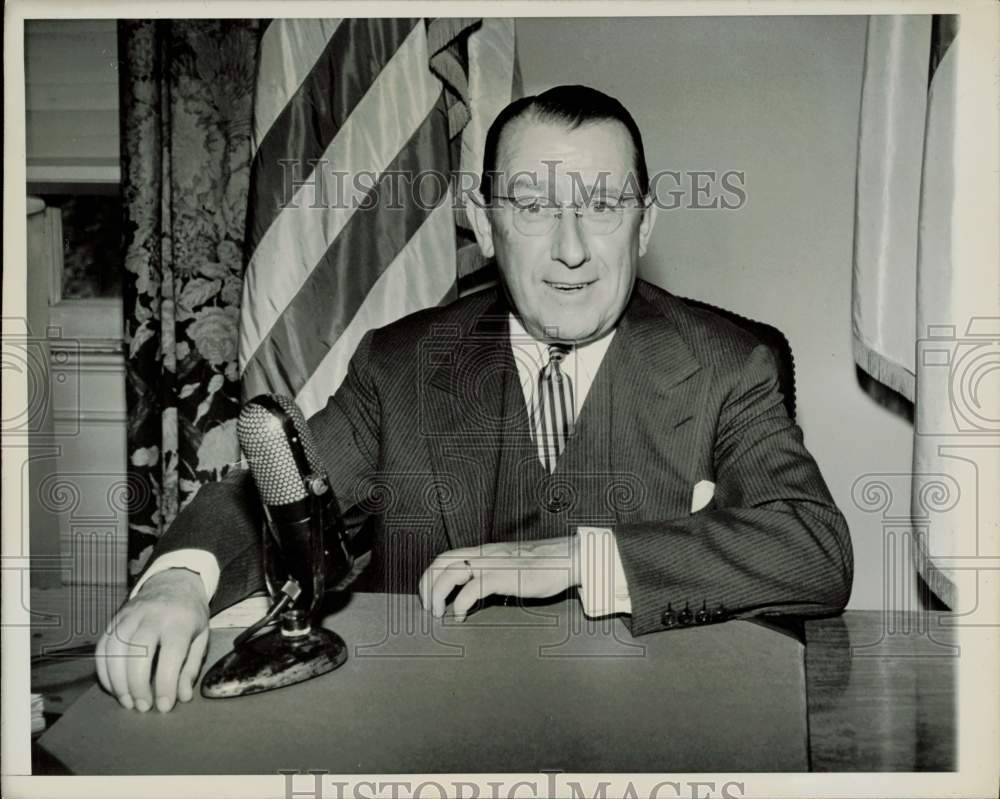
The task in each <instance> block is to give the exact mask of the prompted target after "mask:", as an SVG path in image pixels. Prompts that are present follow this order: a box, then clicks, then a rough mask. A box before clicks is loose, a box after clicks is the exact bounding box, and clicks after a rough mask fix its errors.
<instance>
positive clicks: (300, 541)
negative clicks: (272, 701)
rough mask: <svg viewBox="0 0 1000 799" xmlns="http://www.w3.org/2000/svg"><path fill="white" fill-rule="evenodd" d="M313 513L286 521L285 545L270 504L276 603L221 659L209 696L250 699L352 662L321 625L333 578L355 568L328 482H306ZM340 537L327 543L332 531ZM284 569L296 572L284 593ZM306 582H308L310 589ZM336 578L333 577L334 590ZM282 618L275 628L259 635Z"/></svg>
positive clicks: (268, 573) (269, 568)
mask: <svg viewBox="0 0 1000 799" xmlns="http://www.w3.org/2000/svg"><path fill="white" fill-rule="evenodd" d="M303 482H304V485H305V489H306V504H307V508H308V513H307V514H306V517H305V519H300V520H298V521H295V522H293V523H291V524H286V525H285V526H284V529H286V530H290V531H291V533H290V534H289V533H286V534H285V536H284V540H282V539H281V538H279V536H278V535H277V532H276V530H277V527H276V525H275V523H274V520H273V519H272V509H270V508H268V506H267V505H265V506H264V513H265V522H264V528H265V529H264V535H263V544H264V547H263V550H264V552H263V554H264V576H265V579H266V582H267V590H268V593H269V594H270V595H271V597H272V599H275V600H276V601H275V603H274V604H273V605H272V607H271V609H270V610H269V611H268V613H267V615H266V616H264V618H262V619H261V620H259V621H258V622H256V623H255V624H253V625H252V626H251V627H248V628H247V629H246V630H244V631H243V632H242V633H241V634H240V635H239V636H238V637H237V638H236V640H235V641H234V642H233V651H232V652H230V653H229V654H228V655H226V656H225V657H224V658H222V659H221V660H220V661H218V662H217V663H216V664H215V665H214V666H212V668H211V669H209V670H208V673H207V674H206V675H205V677H204V679H203V680H202V682H201V695H202V696H204V697H206V698H208V699H218V698H223V697H232V696H245V695H247V694H256V693H261V692H263V691H270V690H273V689H274V688H281V687H283V686H286V685H295V684H297V683H300V682H304V681H306V680H309V679H312V678H313V677H318V676H319V675H321V674H326V673H328V672H331V671H333V670H334V669H336V668H338V667H339V666H341V665H343V663H344V661H346V660H347V645H346V644H345V643H344V640H343V639H342V638H341V637H340V636H339V635H337V634H336V633H335V632H332V631H331V630H327V629H325V628H323V627H322V626H321V625H320V623H319V622H320V621H321V620H322V614H321V613H320V612H319V611H320V605H321V600H322V598H323V594H324V592H325V590H326V585H327V578H328V577H336V576H338V575H339V577H343V575H344V574H345V573H347V572H349V571H350V570H351V567H352V566H353V565H354V557H353V555H352V554H351V552H350V551H349V549H348V548H347V544H346V536H345V535H344V525H343V519H342V518H341V515H340V511H339V508H338V507H337V501H336V498H335V497H334V495H333V492H332V491H331V490H330V486H329V484H328V483H327V482H326V479H325V478H324V477H321V476H319V475H315V474H311V475H309V476H307V477H306V478H305V479H304V481H303ZM328 529H329V530H332V531H333V532H334V533H335V535H332V536H330V538H332V539H334V540H331V541H325V540H324V539H325V538H326V535H325V533H326V531H327V530H328ZM303 562H304V563H306V564H308V573H306V574H299V575H298V577H296V576H295V573H294V567H296V566H298V567H299V568H301V564H302V563H303ZM281 572H284V573H286V574H287V573H289V572H291V573H292V576H290V577H288V578H287V579H285V582H284V584H283V585H282V587H281V589H280V590H275V586H276V585H277V584H278V582H279V580H281V579H282V578H281ZM303 583H305V584H304V585H303ZM335 583H336V579H331V580H330V585H334V584H335ZM275 620H277V626H276V627H273V628H272V629H271V630H270V631H268V632H265V633H261V632H260V631H261V630H262V629H263V628H264V627H266V626H269V625H272V624H273V623H274V621H275Z"/></svg>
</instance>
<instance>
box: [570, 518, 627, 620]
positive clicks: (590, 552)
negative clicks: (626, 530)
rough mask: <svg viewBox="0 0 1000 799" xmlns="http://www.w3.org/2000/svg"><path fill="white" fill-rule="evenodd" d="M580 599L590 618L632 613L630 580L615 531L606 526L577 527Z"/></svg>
mask: <svg viewBox="0 0 1000 799" xmlns="http://www.w3.org/2000/svg"><path fill="white" fill-rule="evenodd" d="M576 534H577V536H578V537H579V539H580V588H579V594H580V602H581V604H582V605H583V612H584V613H586V614H587V615H588V616H590V617H591V618H599V617H601V616H609V615H612V614H614V613H631V612H632V600H631V598H630V596H629V592H628V580H627V579H626V578H625V570H624V569H623V568H622V564H621V558H619V557H618V543H617V541H616V540H615V534H614V533H613V532H612V531H611V530H609V529H606V528H603V527H578V528H577V531H576Z"/></svg>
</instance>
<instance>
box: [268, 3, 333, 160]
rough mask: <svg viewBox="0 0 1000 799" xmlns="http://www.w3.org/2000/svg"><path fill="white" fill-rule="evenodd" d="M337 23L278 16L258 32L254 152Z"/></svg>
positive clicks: (328, 40)
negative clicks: (258, 48)
mask: <svg viewBox="0 0 1000 799" xmlns="http://www.w3.org/2000/svg"><path fill="white" fill-rule="evenodd" d="M340 23H341V20H339V19H306V20H303V19H279V20H274V22H273V24H272V25H270V26H269V27H268V28H267V29H266V30H265V31H264V33H263V34H262V36H261V42H260V65H259V66H258V70H257V89H256V91H257V94H256V98H255V100H254V103H255V105H254V139H253V143H252V146H253V152H254V154H256V152H257V149H258V146H259V144H260V142H261V141H263V140H264V137H265V135H266V134H267V132H268V130H269V129H270V128H271V126H272V125H273V124H274V122H275V120H277V118H278V117H279V116H280V115H281V112H282V110H283V109H284V108H285V105H286V104H287V103H288V102H290V101H291V100H292V98H293V97H295V94H296V92H298V91H299V88H300V87H301V86H302V84H303V82H304V81H305V80H306V78H308V77H309V74H310V73H311V72H312V71H313V69H314V67H315V66H316V63H317V62H318V61H319V60H320V58H321V57H322V56H323V53H324V52H325V51H326V48H327V46H328V45H329V43H330V39H331V37H332V36H333V34H334V32H336V30H337V27H338V26H339V25H340Z"/></svg>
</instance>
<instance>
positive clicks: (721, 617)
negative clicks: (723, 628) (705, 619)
mask: <svg viewBox="0 0 1000 799" xmlns="http://www.w3.org/2000/svg"><path fill="white" fill-rule="evenodd" d="M725 620H726V611H724V610H723V609H722V608H717V609H716V610H713V611H712V621H714V622H720V621H725Z"/></svg>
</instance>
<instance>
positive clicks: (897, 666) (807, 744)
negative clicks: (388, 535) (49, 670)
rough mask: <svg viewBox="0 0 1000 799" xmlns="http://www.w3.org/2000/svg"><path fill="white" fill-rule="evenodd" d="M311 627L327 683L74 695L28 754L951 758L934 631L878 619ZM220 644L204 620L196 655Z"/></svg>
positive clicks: (186, 767) (518, 763)
mask: <svg viewBox="0 0 1000 799" xmlns="http://www.w3.org/2000/svg"><path fill="white" fill-rule="evenodd" d="M940 618H941V617H940V615H939V614H929V615H925V616H924V617H923V621H924V622H925V623H926V622H928V621H929V623H930V624H931V626H932V628H934V625H936V624H937V623H938V622H939V621H940ZM914 620H915V619H911V622H912V621H914ZM328 623H329V624H330V626H331V627H333V628H334V629H336V630H337V631H338V632H339V633H340V634H341V635H342V636H343V637H344V638H345V640H347V642H348V644H349V646H350V649H351V657H350V659H349V660H348V662H347V664H345V665H344V666H343V667H342V668H341V669H340V670H339V671H337V672H334V673H333V674H330V675H326V676H324V677H321V678H317V679H315V680H313V681H311V682H309V683H305V684H303V685H300V686H295V687H291V688H285V689H281V690H279V691H276V692H272V693H269V694H263V695H259V696H255V697H243V698H240V699H229V700H203V699H201V698H200V697H197V698H196V699H195V700H194V701H193V702H191V703H190V704H187V705H181V706H178V707H177V708H175V709H174V710H173V711H172V712H171V713H169V714H166V715H161V714H158V713H156V712H155V711H151V712H150V713H147V714H139V713H135V712H127V711H124V710H122V709H120V708H119V706H118V705H117V702H116V701H115V700H114V699H113V698H111V697H109V696H107V695H105V694H104V693H103V692H102V691H101V690H100V689H99V688H97V687H94V688H92V689H91V690H90V691H88V692H87V693H86V694H85V695H84V696H83V697H82V698H81V699H80V700H79V701H78V702H76V703H75V704H74V705H73V706H72V707H71V708H70V709H69V711H68V712H67V713H66V714H65V716H63V718H62V719H61V720H60V721H59V722H58V723H57V724H56V725H55V726H54V727H53V728H52V729H51V730H49V731H48V732H46V733H45V735H44V736H43V737H42V739H41V742H40V743H41V746H42V747H43V748H44V749H45V750H46V751H47V752H48V753H49V754H50V755H52V756H53V757H55V758H56V759H57V760H58V761H60V762H61V763H62V764H64V766H65V767H66V768H67V769H68V770H69V771H71V772H73V773H78V774H149V773H190V774H208V773H231V774H241V773H243V774H261V773H272V774H273V773H275V772H276V771H277V770H278V769H294V770H300V771H305V770H307V769H310V768H313V769H315V768H321V769H326V770H328V771H330V772H332V773H345V774H351V773H365V772H379V773H405V772H466V773H482V772H487V771H496V772H513V771H521V772H532V771H534V772H539V771H541V770H546V769H561V770H563V771H567V772H649V771H654V772H665V771H805V770H807V769H809V768H810V767H811V768H812V769H813V770H818V771H833V770H848V771H882V770H885V771H890V770H903V771H910V770H922V769H934V770H947V769H953V768H954V767H955V740H954V733H955V721H954V712H955V686H954V664H955V657H954V654H955V653H954V650H950V649H945V650H943V649H942V646H943V645H942V644H941V643H938V642H945V643H947V642H949V641H951V640H953V635H952V633H951V631H942V630H941V629H940V628H935V632H934V633H933V635H934V638H933V639H931V638H930V637H928V636H927V635H921V634H915V633H911V634H908V635H904V634H902V633H901V632H899V630H900V629H901V627H900V626H899V625H897V627H896V628H894V629H893V631H892V632H891V634H887V635H882V630H883V628H884V627H885V623H884V621H883V618H882V614H880V613H875V612H872V613H868V612H849V613H847V614H845V615H844V616H842V617H835V618H831V619H823V620H816V621H811V622H808V623H807V624H806V625H805V638H806V640H807V642H808V646H807V647H805V649H803V646H802V644H801V643H800V641H799V640H797V639H796V638H795V637H792V636H789V635H787V634H785V633H782V632H778V631H775V630H774V629H770V628H768V627H765V626H762V625H758V624H754V623H749V622H729V623H726V624H722V625H711V626H705V627H692V628H688V629H683V630H676V631H671V632H669V633H661V634H653V635H649V636H643V637H641V638H636V639H634V638H631V637H630V636H629V634H628V632H627V631H626V630H625V628H624V626H623V625H622V624H621V622H620V621H615V622H614V623H611V624H609V623H603V624H601V623H598V624H594V623H587V622H586V620H585V619H583V617H582V615H581V614H580V613H579V606H578V603H577V602H576V601H570V602H564V603H560V604H557V605H551V606H544V607H534V608H514V607H511V608H500V607H497V608H489V609H486V610H484V611H481V612H480V613H477V614H475V615H473V616H470V617H469V620H468V621H467V622H466V623H465V624H464V625H456V624H454V623H452V622H450V620H449V619H445V620H444V621H443V622H437V621H435V622H433V623H431V622H430V620H429V617H428V616H427V615H426V614H424V613H423V612H422V611H421V610H420V609H419V607H418V605H417V602H416V599H415V597H388V596H385V595H375V594H370V595H365V594H358V595H355V596H354V597H353V598H352V600H351V604H350V605H349V606H348V607H347V608H346V609H345V610H343V611H342V612H340V613H338V614H336V615H334V616H332V617H331V618H330V619H329V620H328ZM234 636H235V631H230V630H221V631H214V632H213V641H212V646H211V648H210V652H209V657H208V660H207V662H208V663H212V662H214V660H216V659H217V658H218V657H221V656H222V655H223V654H224V653H225V652H226V651H228V649H229V646H230V643H231V641H232V638H233V637H234ZM803 655H804V657H803ZM807 686H808V706H807V702H806V698H807ZM807 707H808V721H807Z"/></svg>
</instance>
